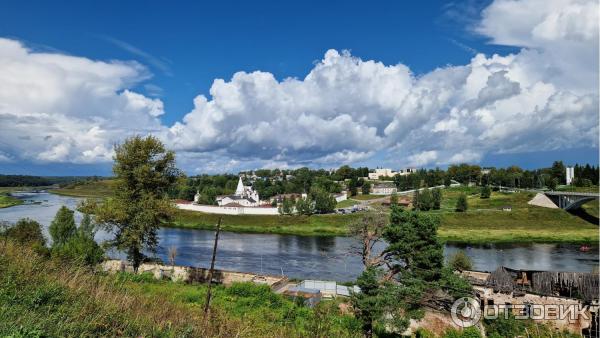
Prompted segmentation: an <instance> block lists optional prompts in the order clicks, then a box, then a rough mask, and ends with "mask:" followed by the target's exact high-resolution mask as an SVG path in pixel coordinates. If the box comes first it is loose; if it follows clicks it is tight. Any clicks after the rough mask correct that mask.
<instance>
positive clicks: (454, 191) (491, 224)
mask: <svg viewBox="0 0 600 338" xmlns="http://www.w3.org/2000/svg"><path fill="white" fill-rule="evenodd" d="M113 182H114V181H111V180H102V181H99V182H94V183H93V184H85V185H79V186H74V187H72V188H69V189H57V190H52V191H51V192H52V193H56V194H60V195H67V196H76V197H87V198H89V197H94V198H103V197H106V196H109V195H110V193H111V192H112V185H113V184H114V183H113ZM479 191H480V190H479V188H477V187H470V188H469V187H457V188H449V189H444V190H443V200H442V205H441V209H440V210H435V211H428V213H431V214H435V215H438V216H439V217H440V219H441V226H440V229H439V236H440V239H442V240H443V241H448V242H460V243H472V244H482V243H508V242H512V243H576V244H583V243H586V244H597V243H598V234H599V231H598V225H597V223H596V224H595V223H594V217H595V219H597V217H598V203H597V201H592V202H590V203H588V204H586V205H584V207H583V208H582V209H581V210H583V211H584V212H585V214H584V215H583V216H586V215H591V216H592V217H581V216H582V215H581V214H580V215H579V216H577V215H574V214H572V213H569V212H566V211H564V210H561V209H548V208H542V207H537V206H531V205H529V204H527V202H528V201H529V200H530V199H531V198H532V197H533V196H534V195H535V194H534V193H531V192H514V193H503V192H493V193H492V196H491V198H488V199H482V198H480V196H479ZM461 193H465V194H466V195H467V196H468V197H467V200H468V203H469V210H468V211H467V212H464V213H457V212H455V211H454V207H455V205H456V200H457V198H458V196H459V195H460V194H461ZM504 206H510V209H511V211H502V210H501V209H502V207H504ZM374 207H375V208H377V209H379V210H381V211H383V212H386V211H388V210H389V208H388V207H385V206H381V205H374ZM220 216H222V217H223V222H222V229H223V230H225V231H231V232H241V233H269V234H285V235H301V236H347V235H348V229H347V225H348V224H349V223H350V222H352V221H353V220H355V219H357V218H358V217H360V214H348V215H312V216H299V215H292V216H279V215H260V216H259V215H215V214H206V213H201V212H192V211H185V210H178V211H177V213H176V217H175V221H174V223H173V224H171V225H170V226H171V227H178V228H187V229H204V230H208V229H214V226H215V224H216V223H217V221H218V219H219V217H220Z"/></svg>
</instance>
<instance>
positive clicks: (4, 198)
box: [0, 193, 23, 209]
mask: <svg viewBox="0 0 600 338" xmlns="http://www.w3.org/2000/svg"><path fill="white" fill-rule="evenodd" d="M19 204H23V200H21V199H18V198H15V197H12V196H8V195H5V194H2V193H0V209H1V208H8V207H13V206H15V205H19Z"/></svg>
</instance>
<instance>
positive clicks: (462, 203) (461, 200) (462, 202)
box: [456, 193, 469, 212]
mask: <svg viewBox="0 0 600 338" xmlns="http://www.w3.org/2000/svg"><path fill="white" fill-rule="evenodd" d="M468 208H469V205H468V202H467V195H465V194H464V193H463V194H460V196H458V200H457V201H456V211H458V212H465V211H467V209H468Z"/></svg>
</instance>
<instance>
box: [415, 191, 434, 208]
mask: <svg viewBox="0 0 600 338" xmlns="http://www.w3.org/2000/svg"><path fill="white" fill-rule="evenodd" d="M417 203H419V210H423V211H429V210H431V208H432V207H433V199H432V198H431V191H429V189H428V188H425V189H423V191H422V192H421V193H420V194H419V199H418V201H417Z"/></svg>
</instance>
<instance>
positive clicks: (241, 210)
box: [176, 203, 279, 215]
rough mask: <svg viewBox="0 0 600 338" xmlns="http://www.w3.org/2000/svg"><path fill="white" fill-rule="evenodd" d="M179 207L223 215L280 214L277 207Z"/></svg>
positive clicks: (178, 205)
mask: <svg viewBox="0 0 600 338" xmlns="http://www.w3.org/2000/svg"><path fill="white" fill-rule="evenodd" d="M176 205H177V207H178V208H179V209H183V210H191V211H200V212H205V213H208V214H221V215H279V212H278V211H277V208H260V207H258V208H256V207H255V208H252V207H217V206H214V205H198V204H183V203H177V204H176Z"/></svg>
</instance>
